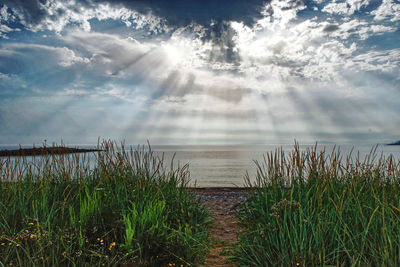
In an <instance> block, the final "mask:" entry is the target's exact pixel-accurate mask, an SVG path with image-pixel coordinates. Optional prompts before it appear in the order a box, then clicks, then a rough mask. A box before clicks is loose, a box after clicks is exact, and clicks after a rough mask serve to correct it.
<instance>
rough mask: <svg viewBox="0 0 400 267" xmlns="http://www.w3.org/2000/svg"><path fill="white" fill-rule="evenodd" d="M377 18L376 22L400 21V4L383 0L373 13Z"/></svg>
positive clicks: (390, 0) (391, 0)
mask: <svg viewBox="0 0 400 267" xmlns="http://www.w3.org/2000/svg"><path fill="white" fill-rule="evenodd" d="M371 14H373V15H374V16H375V20H378V21H382V20H387V19H389V20H390V21H393V22H394V21H399V20H400V4H399V3H398V2H397V1H394V0H383V1H382V4H381V5H380V6H379V8H378V9H376V10H374V11H372V12H371Z"/></svg>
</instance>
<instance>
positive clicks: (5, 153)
mask: <svg viewBox="0 0 400 267" xmlns="http://www.w3.org/2000/svg"><path fill="white" fill-rule="evenodd" d="M99 151H102V150H101V149H87V148H73V147H65V146H52V147H46V146H44V147H38V148H35V147H33V148H20V149H12V150H7V149H5V150H0V157H10V156H40V155H46V154H71V153H87V152H99Z"/></svg>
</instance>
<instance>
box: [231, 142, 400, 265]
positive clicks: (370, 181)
mask: <svg viewBox="0 0 400 267" xmlns="http://www.w3.org/2000/svg"><path fill="white" fill-rule="evenodd" d="M256 164H257V167H258V173H257V179H256V182H254V183H252V184H251V183H250V182H249V180H248V182H247V183H248V185H249V186H251V187H253V188H254V190H255V193H254V194H252V195H251V196H250V197H249V198H248V199H247V201H246V202H245V203H244V204H243V206H242V207H241V210H240V212H239V214H238V218H239V220H240V224H241V226H242V227H243V228H244V229H245V230H244V232H243V234H241V235H240V236H239V241H238V243H237V244H236V247H235V252H234V253H235V254H234V256H233V260H234V261H235V262H236V263H237V265H239V266H399V264H400V161H397V162H395V161H394V159H393V158H392V157H391V156H389V157H387V158H384V157H380V158H377V157H375V153H374V151H371V154H370V155H369V156H367V157H366V158H365V160H364V159H363V160H361V159H359V158H358V157H357V156H355V157H351V156H349V157H347V158H342V157H341V155H340V153H339V150H334V152H332V154H329V155H327V154H326V153H325V152H323V151H322V152H317V148H316V147H315V148H314V149H309V150H308V151H306V152H301V151H300V150H299V147H298V145H295V148H294V150H293V151H292V152H291V153H288V154H285V153H284V152H283V151H282V150H277V151H275V152H271V153H268V154H266V156H265V157H264V161H263V162H262V163H256Z"/></svg>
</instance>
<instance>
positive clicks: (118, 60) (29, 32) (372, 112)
mask: <svg viewBox="0 0 400 267" xmlns="http://www.w3.org/2000/svg"><path fill="white" fill-rule="evenodd" d="M343 4H345V5H343ZM395 4H396V2H390V1H389V2H388V1H383V2H382V4H380V5H377V4H376V3H375V4H374V3H372V1H361V0H354V1H347V2H346V3H343V1H341V2H337V1H331V2H329V3H326V2H324V1H319V2H318V3H317V2H309V1H300V0H297V1H295V0H290V1H289V0H288V1H279V0H272V1H257V3H256V1H254V2H253V1H250V2H245V1H241V2H239V1H233V2H230V4H229V5H228V4H227V2H225V1H222V2H218V1H203V2H202V1H185V2H182V1H156V0H151V1H133V2H132V1H77V2H74V1H37V2H36V1H28V2H24V3H22V2H21V1H16V2H11V1H7V2H6V5H3V7H1V9H0V20H1V23H2V24H0V32H1V31H3V33H4V34H6V35H7V37H9V38H10V39H9V40H1V41H0V42H1V43H0V81H1V82H0V95H1V102H2V104H4V105H6V106H7V109H8V112H6V113H4V114H3V115H2V117H1V118H0V119H1V120H3V121H5V120H11V118H12V117H13V116H15V117H16V118H18V119H20V120H21V121H26V120H33V121H35V119H34V118H37V119H36V120H41V121H43V123H42V125H41V127H43V126H48V127H49V128H50V129H51V131H50V132H52V134H53V135H56V134H57V129H58V128H60V129H61V128H62V126H60V124H59V123H58V122H57V121H58V120H64V119H65V121H68V123H70V124H71V125H72V126H73V127H74V129H79V130H82V132H85V125H87V126H88V127H89V126H90V127H92V128H93V129H95V132H96V135H102V134H103V133H104V134H107V129H106V128H105V127H102V126H101V125H100V123H96V122H98V121H101V122H102V123H101V124H103V122H104V124H107V125H109V126H108V127H109V128H112V129H113V131H114V132H115V133H116V134H115V136H118V137H119V136H122V137H123V136H127V135H128V134H129V133H130V134H132V135H134V136H141V138H145V139H146V136H147V137H152V136H153V137H154V136H157V137H158V138H164V137H163V134H165V135H168V136H170V137H171V138H172V139H174V138H175V139H174V140H178V139H179V140H183V139H184V138H186V137H187V138H188V139H190V138H193V140H197V139H201V138H202V136H204V135H206V136H209V137H210V138H214V139H213V140H222V139H223V138H227V139H229V140H238V139H239V138H240V136H242V137H243V138H244V139H246V138H248V139H249V140H250V139H253V140H264V138H265V136H268V138H271V139H273V138H276V140H281V139H279V138H290V139H291V138H295V137H296V135H297V136H304V137H306V136H308V137H309V138H310V139H318V138H327V139H333V138H334V136H337V137H340V138H342V139H341V140H345V139H346V138H348V139H351V138H353V139H354V138H355V136H356V134H360V136H361V135H362V133H363V132H364V133H365V132H367V131H369V130H370V129H371V131H372V132H371V134H370V135H362V136H364V137H365V138H368V136H369V137H371V136H377V135H378V134H379V133H381V134H382V136H387V135H388V134H392V133H394V132H396V130H398V127H395V126H393V125H399V119H398V118H397V117H398V116H397V115H396V114H398V112H400V110H399V108H398V107H397V106H398V105H397V103H395V102H394V100H393V99H397V98H398V96H399V94H400V92H399V87H398V83H399V81H400V80H399V79H400V78H399V77H398V75H397V74H398V73H399V72H400V61H399V60H398V59H399V58H400V52H399V48H398V45H396V40H398V37H396V33H397V32H396V31H397V28H398V24H396V23H397V22H396V21H395V16H393V15H390V12H388V10H389V9H390V10H393V8H394V9H395V8H396V5H395ZM178 6H180V7H182V8H181V9H179V10H177V9H175V8H176V7H178ZM28 7H29V8H31V7H32V9H31V10H28V9H27V8H28ZM315 7H317V9H315ZM388 8H389V9H388ZM37 9H40V10H42V11H43V12H44V13H43V12H42V11H40V12H39V11H38V10H37ZM221 9H224V10H221ZM206 10H209V11H208V12H207V11H206ZM239 10H240V12H239ZM320 10H322V11H320ZM25 12H28V13H29V12H33V13H35V14H25ZM385 12H386V13H385ZM347 14H351V16H347ZM12 16H14V17H15V19H16V20H19V21H20V22H21V23H22V24H23V25H24V26H25V28H24V29H23V31H22V32H13V31H14V29H16V27H19V26H21V25H17V23H16V22H12V23H11V22H10V21H11V20H12V19H11V18H12ZM4 18H6V19H4ZM7 19H8V20H7ZM5 21H7V22H5ZM44 34H45V35H46V36H47V38H41V37H40V36H41V35H44ZM377 36H378V38H376V37H377ZM387 37H391V39H387ZM28 38H29V39H28ZM396 38H397V39H396ZM378 39H379V40H380V41H377V40H378ZM384 40H393V41H384ZM388 42H390V44H388ZM24 99H26V101H25V100H24ZM28 99H29V101H33V102H34V105H33V106H32V108H33V109H35V112H32V114H27V115H26V116H23V115H18V114H22V113H24V112H27V110H26V109H22V108H17V107H18V106H21V105H27V103H28ZM35 99H36V100H35ZM10 103H12V104H10ZM44 109H48V110H54V111H56V112H63V113H65V116H64V115H60V114H57V115H56V118H51V117H49V116H45V115H46V113H45V110H44ZM382 118H385V119H387V120H388V121H390V123H389V122H388V123H385V122H383V121H382ZM7 123H8V124H10V125H9V126H10V129H12V131H11V130H10V131H11V132H13V133H17V132H18V131H21V129H22V128H21V127H22V126H23V123H21V124H18V123H14V124H13V125H14V126H12V125H11V124H12V122H7ZM154 124H156V125H159V126H160V127H159V128H157V127H153V125H154ZM388 124H390V125H392V126H389V125H388ZM31 126H32V127H27V129H29V130H32V132H35V134H37V136H39V135H42V134H44V132H43V131H41V130H40V129H41V128H40V129H39V128H38V127H35V125H31ZM72 126H71V127H72ZM156 128H157V129H156ZM293 129H296V130H293ZM174 130H176V131H175V135H174ZM207 130H209V132H210V134H209V135H207V134H205V132H207ZM76 131H78V130H76ZM152 131H154V133H152ZM133 132H134V133H133ZM69 133H70V134H72V133H73V130H71V131H70V132H69ZM6 134H7V136H8V137H10V136H11V135H10V134H8V133H6V132H4V131H3V132H1V133H0V135H2V136H5V135H6ZM385 134H386V135H385ZM84 135H87V136H90V133H89V132H85V134H84ZM364 137H362V138H364ZM94 138H95V139H96V138H97V136H96V137H94ZM165 138H167V137H165ZM360 138H361V137H360ZM160 140H161V139H160Z"/></svg>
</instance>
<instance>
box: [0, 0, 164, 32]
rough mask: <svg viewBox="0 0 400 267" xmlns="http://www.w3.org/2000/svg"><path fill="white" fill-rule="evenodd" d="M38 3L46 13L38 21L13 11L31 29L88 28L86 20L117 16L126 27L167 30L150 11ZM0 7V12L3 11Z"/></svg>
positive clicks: (72, 0) (59, 30)
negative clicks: (30, 20)
mask: <svg viewBox="0 0 400 267" xmlns="http://www.w3.org/2000/svg"><path fill="white" fill-rule="evenodd" d="M40 6H41V9H42V10H44V11H45V12H46V13H47V14H46V15H45V16H43V18H42V19H41V20H40V21H39V22H38V23H28V22H27V21H26V19H25V18H24V14H23V13H20V12H18V10H13V11H14V13H15V14H16V15H17V16H18V18H19V20H20V22H21V23H22V24H24V26H25V27H27V28H28V29H29V30H31V31H42V30H50V31H55V32H58V33H60V32H62V31H63V30H64V29H65V28H66V27H68V26H70V27H78V28H79V29H81V30H84V31H87V32H89V31H90V30H91V25H90V20H91V19H94V18H96V19H98V20H100V21H102V20H107V19H112V20H120V21H122V22H124V23H125V24H126V25H127V26H128V27H133V28H134V29H147V30H148V31H149V32H152V33H162V32H166V31H168V30H169V28H168V27H167V26H166V25H165V23H164V21H163V20H162V19H161V18H159V17H157V16H154V15H152V14H151V13H148V14H141V13H139V12H136V11H134V10H130V9H127V8H125V7H122V6H120V5H119V6H113V5H110V4H96V5H93V6H88V7H86V6H83V5H81V4H79V3H77V2H76V1H75V0H66V1H46V2H45V3H40ZM4 7H5V6H4ZM4 7H3V9H4ZM3 9H2V10H1V12H2V13H1V14H3V13H4V12H3ZM6 10H7V9H6ZM5 14H7V13H5Z"/></svg>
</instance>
